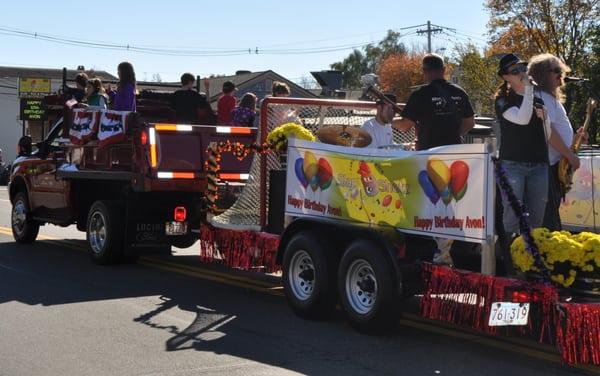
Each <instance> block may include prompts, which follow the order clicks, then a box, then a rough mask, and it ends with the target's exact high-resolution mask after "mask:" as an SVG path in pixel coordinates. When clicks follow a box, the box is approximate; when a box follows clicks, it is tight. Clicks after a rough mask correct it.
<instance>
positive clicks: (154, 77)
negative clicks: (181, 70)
mask: <svg viewBox="0 0 600 376" xmlns="http://www.w3.org/2000/svg"><path fill="white" fill-rule="evenodd" d="M152 82H162V77H161V76H160V73H154V74H153V75H152Z"/></svg>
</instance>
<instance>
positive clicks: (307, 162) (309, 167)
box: [302, 151, 319, 182]
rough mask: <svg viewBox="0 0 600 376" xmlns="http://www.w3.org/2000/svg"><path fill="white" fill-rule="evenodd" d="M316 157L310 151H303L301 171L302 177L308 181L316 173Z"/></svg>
mask: <svg viewBox="0 0 600 376" xmlns="http://www.w3.org/2000/svg"><path fill="white" fill-rule="evenodd" d="M318 168H319V167H318V165H317V158H315V155H314V154H313V153H311V152H310V151H307V152H305V153H304V163H303V164H302V171H303V172H304V177H306V180H308V181H309V182H310V181H311V180H312V178H313V177H314V176H315V175H316V174H317V171H318Z"/></svg>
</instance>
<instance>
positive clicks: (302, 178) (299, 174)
mask: <svg viewBox="0 0 600 376" xmlns="http://www.w3.org/2000/svg"><path fill="white" fill-rule="evenodd" d="M303 164H304V158H298V159H296V164H295V165H294V171H295V172H296V177H297V178H298V181H299V182H300V184H302V186H303V187H304V188H306V187H307V186H308V180H306V176H304V169H303V168H302V166H303Z"/></svg>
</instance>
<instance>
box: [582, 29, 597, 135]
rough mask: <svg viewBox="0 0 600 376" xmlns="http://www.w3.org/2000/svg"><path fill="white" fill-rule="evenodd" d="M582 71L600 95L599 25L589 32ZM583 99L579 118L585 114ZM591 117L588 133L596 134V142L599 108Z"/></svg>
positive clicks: (585, 98) (584, 91) (585, 97)
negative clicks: (585, 59) (585, 58)
mask: <svg viewBox="0 0 600 376" xmlns="http://www.w3.org/2000/svg"><path fill="white" fill-rule="evenodd" d="M582 72H583V76H585V77H588V78H589V79H590V87H591V88H592V90H594V91H595V92H596V94H598V95H600V26H596V27H595V28H594V29H593V30H592V32H591V33H590V49H589V53H588V54H587V64H586V66H585V67H584V68H583V70H582ZM582 91H583V94H584V95H583V98H582V99H583V100H587V97H588V96H589V94H588V92H587V90H585V89H580V92H582ZM583 100H581V101H579V102H580V103H583V104H584V106H583V111H584V112H583V115H580V116H581V118H583V116H585V102H584V101H583ZM592 119H593V122H592V123H591V124H590V134H591V135H595V136H596V138H595V140H596V143H600V137H598V131H599V130H600V110H596V112H595V116H594V117H593V118H592Z"/></svg>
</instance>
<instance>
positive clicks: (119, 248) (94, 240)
mask: <svg viewBox="0 0 600 376" xmlns="http://www.w3.org/2000/svg"><path fill="white" fill-rule="evenodd" d="M123 217H124V210H123V209H122V208H121V206H120V205H118V204H117V202H115V201H96V202H94V203H93V204H92V206H91V208H90V211H89V213H88V218H87V231H86V238H87V241H88V245H89V248H90V253H91V256H92V259H93V260H94V262H95V263H97V264H100V265H108V264H114V263H117V262H120V261H122V259H123V247H124V239H125V231H124V230H125V225H124V221H123Z"/></svg>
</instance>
